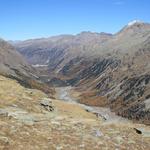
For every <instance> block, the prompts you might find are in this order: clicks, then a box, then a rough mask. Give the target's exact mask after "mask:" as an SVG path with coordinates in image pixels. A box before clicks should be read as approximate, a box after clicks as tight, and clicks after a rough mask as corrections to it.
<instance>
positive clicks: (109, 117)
mask: <svg viewBox="0 0 150 150" xmlns="http://www.w3.org/2000/svg"><path fill="white" fill-rule="evenodd" d="M72 90H73V88H72V87H70V86H68V87H59V88H56V98H57V99H59V100H63V101H65V102H67V103H73V104H77V105H80V106H81V107H82V108H84V109H85V110H86V111H88V112H91V113H93V114H95V115H96V116H97V117H101V118H103V120H104V121H106V122H129V120H128V119H126V118H123V117H120V116H118V115H116V114H115V113H114V112H111V110H110V109H109V108H104V107H94V106H87V105H85V104H80V103H79V102H78V99H77V98H75V97H73V96H72V94H71V92H72Z"/></svg>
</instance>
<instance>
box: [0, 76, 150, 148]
mask: <svg viewBox="0 0 150 150" xmlns="http://www.w3.org/2000/svg"><path fill="white" fill-rule="evenodd" d="M149 147H150V127H149V126H145V125H141V124H133V123H131V122H126V123H123V122H111V121H109V122H107V121H106V120H104V119H103V118H101V117H100V116H99V117H97V116H96V115H95V114H92V113H90V112H87V111H86V110H84V109H83V108H82V107H80V106H79V105H77V104H72V103H68V102H64V101H61V100H57V99H50V98H49V97H48V96H47V95H46V94H45V93H43V92H41V91H39V90H36V89H28V88H25V87H23V86H22V85H20V84H19V83H18V82H17V81H16V80H13V79H10V78H6V77H4V76H0V149H4V150H6V149H9V150H10V149H11V150H14V149H15V150H20V149H21V150H26V149H29V150H38V149H39V150H41V149H42V150H77V149H80V150H82V149H83V150H91V149H93V150H100V149H102V150H103V149H104V150H106V149H112V150H113V149H114V150H116V149H122V150H123V149H125V150H127V149H128V150H142V149H143V150H148V149H149Z"/></svg>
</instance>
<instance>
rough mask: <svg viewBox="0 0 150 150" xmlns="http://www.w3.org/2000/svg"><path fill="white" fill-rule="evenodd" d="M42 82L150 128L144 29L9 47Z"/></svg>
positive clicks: (136, 25)
mask: <svg viewBox="0 0 150 150" xmlns="http://www.w3.org/2000/svg"><path fill="white" fill-rule="evenodd" d="M14 45H15V47H16V48H17V49H18V51H19V52H21V54H23V55H24V56H25V58H26V59H27V60H28V62H29V63H31V64H32V65H33V66H34V67H36V68H38V69H39V70H40V71H41V76H42V77H43V79H44V80H45V82H47V83H49V84H55V85H72V86H76V87H78V88H79V89H80V90H83V91H84V92H83V94H82V95H81V98H82V100H81V101H82V102H83V103H87V104H90V102H91V101H95V103H94V104H93V105H103V106H109V107H110V108H111V109H112V110H113V111H115V112H116V113H117V114H119V115H122V116H125V117H128V118H130V119H135V120H138V121H140V122H144V123H147V124H150V24H148V23H143V22H139V21H135V22H132V23H129V24H128V25H127V26H125V27H124V28H123V29H122V30H121V31H119V32H118V33H116V34H114V35H111V34H106V33H91V32H83V33H81V34H78V35H76V36H72V35H62V36H56V37H51V38H47V39H36V40H28V41H23V42H18V43H17V44H16V43H15V44H14Z"/></svg>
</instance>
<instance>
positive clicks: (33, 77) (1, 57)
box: [0, 39, 52, 93]
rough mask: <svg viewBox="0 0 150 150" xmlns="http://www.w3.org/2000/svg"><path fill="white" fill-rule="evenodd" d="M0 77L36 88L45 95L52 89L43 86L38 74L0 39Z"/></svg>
mask: <svg viewBox="0 0 150 150" xmlns="http://www.w3.org/2000/svg"><path fill="white" fill-rule="evenodd" d="M0 75H4V76H6V77H9V78H13V79H16V80H17V81H19V82H20V83H21V84H22V85H24V86H26V87H30V88H37V89H40V90H43V91H44V92H46V93H51V92H52V89H50V88H49V87H47V86H46V85H45V84H43V83H42V82H41V81H40V79H39V77H38V76H37V75H38V72H37V71H36V70H35V69H34V68H33V67H32V66H31V65H29V63H27V62H26V61H25V60H24V58H23V57H22V56H21V55H20V54H19V53H18V52H17V51H16V49H15V48H14V47H13V46H11V45H10V44H9V43H7V42H5V41H4V40H2V39H0Z"/></svg>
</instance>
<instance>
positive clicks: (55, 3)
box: [0, 0, 150, 40]
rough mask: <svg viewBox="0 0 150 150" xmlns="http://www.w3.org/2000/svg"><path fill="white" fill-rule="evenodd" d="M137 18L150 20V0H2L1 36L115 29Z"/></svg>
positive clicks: (30, 36)
mask: <svg viewBox="0 0 150 150" xmlns="http://www.w3.org/2000/svg"><path fill="white" fill-rule="evenodd" d="M134 19H139V20H142V21H145V22H150V0H0V37H2V38H4V39H6V40H24V39H29V38H39V37H48V36H52V35H59V34H76V33H79V32H81V31H93V32H110V33H115V32H117V31H118V30H120V29H121V28H122V27H123V26H124V25H126V24H127V23H128V22H129V21H132V20H134Z"/></svg>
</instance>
